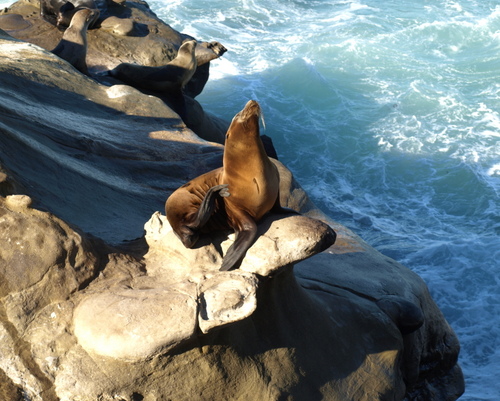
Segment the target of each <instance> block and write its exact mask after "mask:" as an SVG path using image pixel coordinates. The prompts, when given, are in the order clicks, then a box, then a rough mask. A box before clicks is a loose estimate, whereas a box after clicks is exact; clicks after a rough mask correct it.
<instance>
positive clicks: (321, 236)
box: [145, 212, 335, 277]
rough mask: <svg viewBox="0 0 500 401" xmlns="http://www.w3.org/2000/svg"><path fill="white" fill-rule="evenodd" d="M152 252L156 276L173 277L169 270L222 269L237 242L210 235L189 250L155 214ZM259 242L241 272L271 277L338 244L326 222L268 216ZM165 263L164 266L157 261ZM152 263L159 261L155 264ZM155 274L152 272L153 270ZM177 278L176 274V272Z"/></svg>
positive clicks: (224, 235)
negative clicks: (222, 262) (229, 252)
mask: <svg viewBox="0 0 500 401" xmlns="http://www.w3.org/2000/svg"><path fill="white" fill-rule="evenodd" d="M145 230H146V241H147V242H148V245H149V251H148V253H147V254H146V255H145V258H146V260H149V261H150V264H151V265H153V266H154V265H158V266H159V269H160V270H158V271H155V274H157V275H162V274H166V275H168V276H169V277H172V275H171V273H170V272H169V271H170V270H172V271H174V270H176V271H179V270H182V269H183V268H184V269H187V271H189V272H190V274H191V272H194V271H196V270H198V273H196V274H198V275H203V274H206V272H207V271H212V272H213V271H217V270H218V269H219V268H220V265H221V261H222V255H221V252H220V250H222V253H223V254H225V253H226V252H227V250H228V248H229V247H230V246H231V245H232V244H233V243H234V234H231V235H229V237H227V233H223V232H222V233H211V234H210V236H206V237H202V238H200V241H199V243H200V244H199V247H197V248H196V247H195V248H193V249H186V248H185V247H184V245H183V244H182V242H181V241H180V240H179V239H178V238H177V236H176V235H175V233H174V232H173V231H172V228H171V227H170V225H169V223H168V221H167V219H166V217H165V216H164V215H161V214H160V213H158V212H156V213H155V214H153V216H152V217H151V219H150V221H149V222H148V223H147V224H146V226H145ZM257 233H258V236H257V239H256V241H255V243H254V244H253V245H252V246H251V247H250V249H249V250H248V251H247V253H246V255H245V257H244V259H243V261H242V263H241V265H240V266H239V268H238V270H239V271H245V272H249V273H254V274H259V275H261V276H269V275H271V274H273V273H275V272H277V271H278V270H279V269H281V268H283V267H286V266H291V265H293V264H294V263H296V262H299V261H301V260H304V259H307V258H308V257H311V256H312V255H315V254H317V253H319V252H322V251H324V250H325V249H327V248H328V247H329V246H331V245H332V244H333V243H334V242H335V233H334V231H333V230H332V229H331V228H330V227H329V226H328V225H326V224H325V223H322V222H321V221H319V220H315V219H311V218H310V217H306V216H300V215H288V216H286V215H274V214H269V215H267V216H265V217H264V218H263V219H262V220H261V221H260V222H259V224H258V228H257ZM160 259H161V260H164V261H165V262H164V263H163V264H160V263H158V262H157V261H158V260H160ZM153 260H154V261H156V262H155V263H153ZM150 271H152V270H150ZM174 275H175V273H174Z"/></svg>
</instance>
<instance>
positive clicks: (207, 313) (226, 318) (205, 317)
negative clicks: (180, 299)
mask: <svg viewBox="0 0 500 401" xmlns="http://www.w3.org/2000/svg"><path fill="white" fill-rule="evenodd" d="M257 287H258V279H257V277H255V275H253V274H244V273H240V272H235V273H232V272H224V273H218V274H215V275H214V276H213V277H210V278H209V279H207V280H205V281H202V282H201V283H200V289H199V294H200V295H199V303H200V312H199V315H198V324H199V326H200V330H201V331H202V332H203V333H205V334H206V333H208V332H209V331H211V330H212V329H214V328H216V327H223V326H225V325H227V324H230V323H234V322H237V321H240V320H243V319H244V318H246V317H248V316H251V315H252V313H253V312H254V311H255V309H256V308H257Z"/></svg>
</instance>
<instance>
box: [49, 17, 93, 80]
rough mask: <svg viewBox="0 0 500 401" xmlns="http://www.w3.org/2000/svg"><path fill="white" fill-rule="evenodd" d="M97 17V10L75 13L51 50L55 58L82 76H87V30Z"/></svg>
mask: <svg viewBox="0 0 500 401" xmlns="http://www.w3.org/2000/svg"><path fill="white" fill-rule="evenodd" d="M98 16H99V11H98V10H91V9H89V8H84V9H81V10H79V11H77V12H76V14H75V15H74V16H73V18H72V19H71V24H70V25H69V27H68V29H66V31H64V34H63V37H62V39H61V41H60V42H59V44H58V45H57V46H56V47H55V49H54V50H52V53H54V54H55V55H56V56H59V57H60V58H62V59H63V60H66V61H67V62H68V63H70V64H71V65H72V66H73V67H75V68H76V69H77V70H79V71H80V72H82V73H84V74H87V75H88V74H89V71H88V69H87V62H86V60H85V59H86V57H87V28H88V27H89V25H90V24H91V23H93V22H94V21H95V20H96V18H97V17H98Z"/></svg>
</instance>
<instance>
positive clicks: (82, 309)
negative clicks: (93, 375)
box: [74, 288, 197, 360]
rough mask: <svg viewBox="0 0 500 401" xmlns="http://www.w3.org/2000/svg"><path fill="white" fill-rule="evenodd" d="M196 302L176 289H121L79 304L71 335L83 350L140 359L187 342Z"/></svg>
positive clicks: (192, 330) (109, 355)
mask: <svg viewBox="0 0 500 401" xmlns="http://www.w3.org/2000/svg"><path fill="white" fill-rule="evenodd" d="M196 310H197V305H196V300H195V299H194V298H192V297H190V296H189V295H187V294H185V293H180V292H176V291H174V290H169V289H162V288H153V289H142V290H138V289H123V290H119V291H116V292H110V293H101V294H97V295H94V296H91V297H89V298H86V299H85V300H83V301H82V302H81V303H80V305H78V307H77V308H76V310H75V315H74V325H75V335H76V337H77V338H78V342H79V344H80V345H81V346H82V347H83V348H84V349H85V350H86V351H87V352H91V353H95V354H99V355H102V356H108V357H112V358H116V359H124V360H139V359H142V358H146V357H148V356H150V355H153V354H154V353H155V352H157V351H159V350H167V351H168V349H170V348H172V347H174V346H176V345H178V344H179V343H181V342H182V341H184V340H186V339H188V338H191V337H192V336H193V335H194V334H195V331H196V327H197V325H196Z"/></svg>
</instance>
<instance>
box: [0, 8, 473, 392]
mask: <svg viewBox="0 0 500 401" xmlns="http://www.w3.org/2000/svg"><path fill="white" fill-rule="evenodd" d="M28 4H29V3H28ZM119 6H120V7H125V8H126V7H129V8H131V10H130V12H131V13H132V14H133V13H135V12H136V10H144V9H146V8H147V6H146V5H145V4H144V3H135V2H134V3H129V2H126V3H124V4H122V5H119ZM22 15H23V16H24V19H23V21H28V22H29V23H30V24H34V22H33V21H32V20H31V17H27V16H28V15H31V14H24V13H23V14H22ZM115 22H116V21H115ZM10 23H13V24H14V27H16V26H19V25H15V24H16V23H19V21H18V22H16V21H14V22H12V21H10ZM101 24H102V23H101ZM133 24H134V26H135V27H136V28H134V29H138V31H140V30H141V29H143V27H142V26H141V25H139V24H140V23H137V22H135V21H134V22H133ZM112 25H113V24H112V20H111V21H108V24H104V27H105V29H106V30H107V31H108V32H110V31H112V28H110V27H112ZM40 26H42V25H40ZM100 29H103V28H99V30H100ZM165 29H166V28H165ZM152 31H153V30H151V32H152ZM91 32H92V31H91ZM93 34H94V33H92V35H93ZM96 34H97V33H96ZM172 35H173V37H179V35H180V34H175V32H173V33H172ZM160 36H161V35H160ZM91 40H92V39H89V42H90V41H91ZM103 53H105V51H103ZM144 57H145V56H144ZM110 58H112V56H110ZM202 125H203V124H202ZM212 127H213V128H214V131H217V135H221V136H223V134H224V131H223V129H222V128H221V126H218V125H217V124H214V125H212ZM217 127H218V128H217ZM221 156H222V146H220V145H218V144H216V143H213V142H207V141H205V140H202V139H200V138H199V137H198V136H197V135H195V134H194V133H193V132H192V131H191V130H189V129H188V128H186V127H185V125H184V124H183V122H182V121H181V120H180V119H179V118H178V116H177V115H176V114H175V113H173V112H172V111H171V110H170V109H169V108H168V107H167V106H166V105H165V103H164V102H162V101H161V100H160V99H158V98H157V97H153V96H148V95H144V94H142V93H141V92H139V91H137V90H134V89H132V88H130V87H128V86H124V85H115V86H111V87H109V86H106V85H102V84H100V83H98V82H96V80H94V79H92V78H89V77H87V76H84V75H82V74H80V73H79V72H78V71H76V70H75V69H74V68H73V67H71V66H70V65H69V64H68V63H66V62H64V61H62V60H60V59H59V58H57V57H56V56H54V55H53V54H51V53H50V52H48V51H47V50H44V49H43V48H41V47H39V46H37V45H35V44H29V43H26V42H22V41H18V40H14V39H12V38H10V37H9V36H7V35H6V34H3V33H2V34H0V164H1V168H0V195H2V197H0V399H8V400H22V399H29V400H43V401H47V400H50V401H52V400H89V401H90V400H127V401H137V400H148V401H152V400H169V399H175V400H210V399H263V400H274V399H284V398H287V399H297V400H303V399H307V400H319V399H330V400H366V401H368V400H370V401H372V400H402V399H407V400H421V399H425V400H454V399H456V398H458V397H459V395H460V394H461V392H462V391H463V378H462V375H461V371H460V368H459V366H458V364H457V356H458V351H459V344H458V341H457V338H456V336H455V335H454V333H453V331H452V329H451V328H450V327H449V326H448V324H447V322H446V320H445V319H444V317H443V315H442V314H441V312H440V311H439V309H438V308H437V306H436V305H435V303H434V302H433V300H432V298H431V297H430V295H429V293H428V290H427V287H426V286H425V284H424V283H423V281H422V280H421V279H420V278H419V277H418V276H417V275H416V274H414V273H412V272H411V271H410V270H408V269H407V268H405V267H404V266H401V265H400V264H398V263H396V262H395V261H393V260H391V259H389V258H387V257H385V256H383V255H381V254H379V253H378V252H377V251H375V250H373V249H372V248H370V247H369V246H368V245H367V244H365V243H364V242H363V241H362V240H360V239H359V238H358V237H357V236H356V235H355V234H353V233H352V232H350V231H349V230H347V229H346V228H345V227H342V226H340V225H339V224H337V223H335V222H333V221H331V220H330V219H329V218H328V217H327V216H325V215H323V214H322V213H321V212H320V211H319V210H317V209H316V208H315V207H314V205H313V204H312V203H311V202H310V201H309V199H308V198H307V195H306V194H305V193H304V191H303V190H302V189H301V188H300V187H299V186H298V185H297V183H296V182H295V181H294V179H293V176H292V175H291V173H290V172H289V171H288V170H287V169H286V168H285V167H284V166H283V165H282V164H280V163H279V162H276V165H277V166H278V169H279V171H280V180H281V182H280V196H281V199H280V202H281V204H282V205H283V206H286V207H289V208H292V209H295V210H297V211H300V212H301V213H302V216H298V215H292V216H286V215H284V216H273V215H269V216H267V217H266V218H265V219H264V220H263V221H262V222H261V223H260V224H259V230H260V235H259V237H258V240H257V241H256V243H255V244H254V245H253V246H252V247H251V248H250V249H249V250H248V253H247V255H246V257H245V259H244V261H243V263H242V265H241V267H240V269H238V270H234V271H231V272H219V271H218V267H219V266H220V261H221V255H223V254H224V252H225V250H227V248H228V247H229V245H230V243H231V241H232V237H231V235H230V236H229V237H228V236H227V235H225V234H224V233H221V234H220V236H216V235H213V236H211V237H210V238H208V239H206V240H205V242H202V244H201V245H200V247H198V248H197V249H191V250H187V249H184V248H183V246H182V244H180V242H179V240H178V239H177V238H176V237H175V236H174V235H173V233H172V232H171V230H170V228H169V226H168V223H167V222H166V220H165V217H164V216H163V215H162V212H158V211H163V207H164V202H165V200H166V198H167V197H168V195H169V193H171V192H172V191H173V190H175V189H176V188H177V187H179V186H180V185H182V184H183V183H184V182H186V181H187V180H189V179H190V178H193V177H195V176H197V175H199V174H201V173H204V172H206V171H208V170H211V169H213V168H216V167H219V166H220V163H221ZM12 195H14V196H12ZM25 195H29V197H28V196H25ZM318 219H319V220H321V221H318ZM332 229H333V230H334V231H335V233H336V240H335V244H334V245H333V246H331V244H332V242H333V240H334V239H335V235H334V234H333V231H332ZM110 244H111V245H110ZM321 251H323V252H321ZM318 252H321V253H318ZM2 397H3V398H2Z"/></svg>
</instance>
